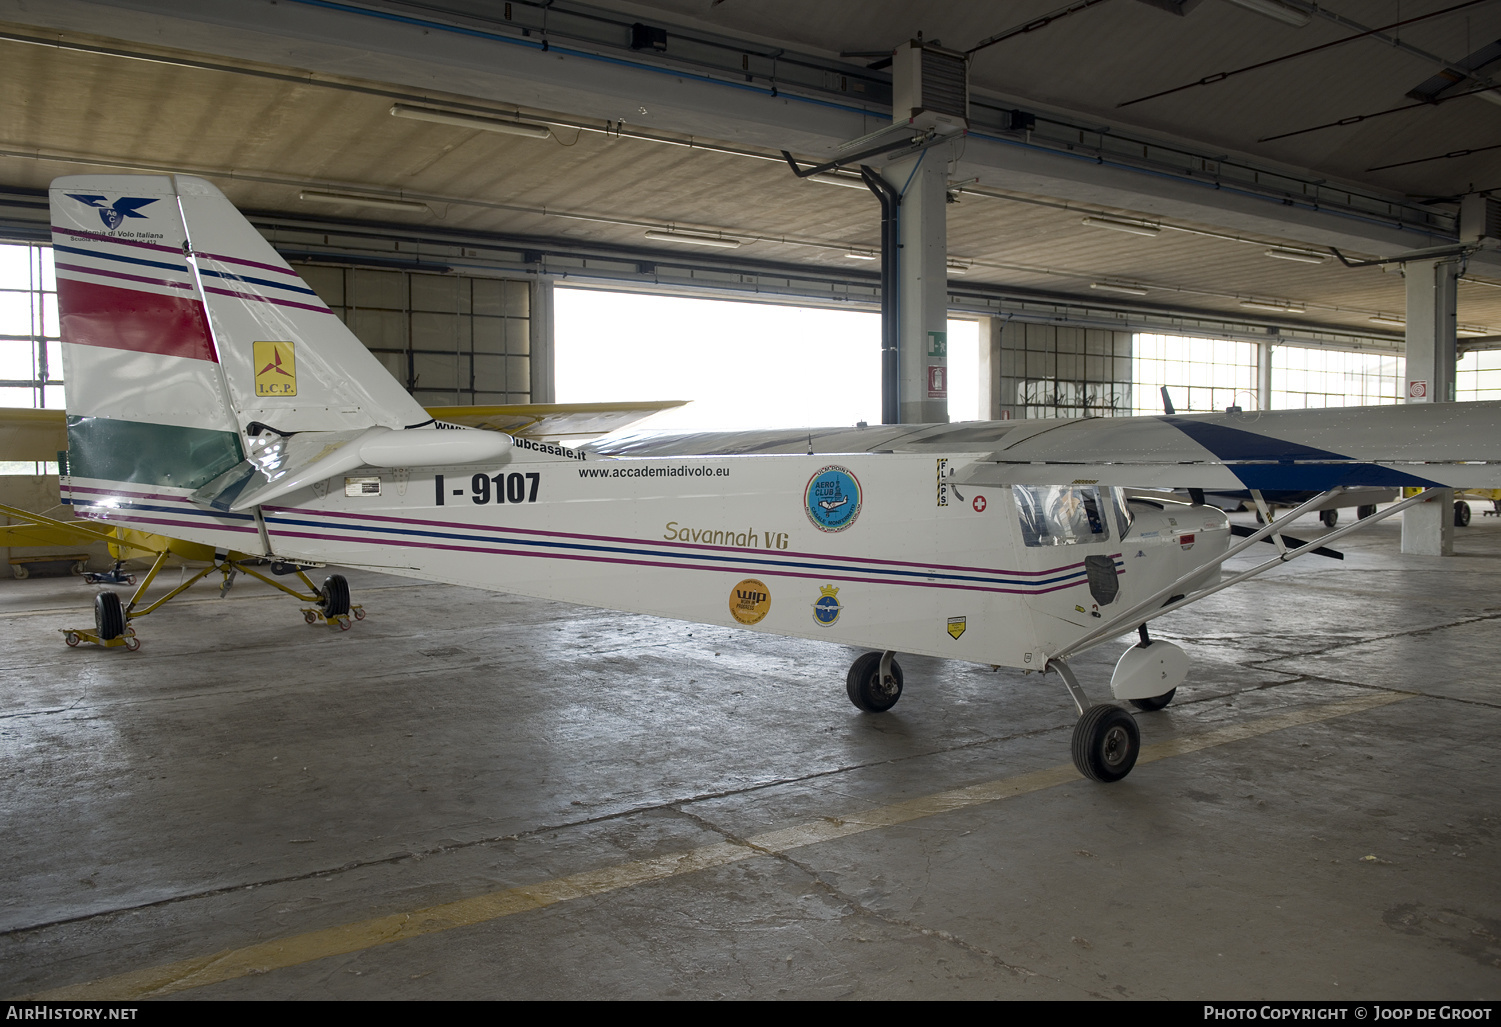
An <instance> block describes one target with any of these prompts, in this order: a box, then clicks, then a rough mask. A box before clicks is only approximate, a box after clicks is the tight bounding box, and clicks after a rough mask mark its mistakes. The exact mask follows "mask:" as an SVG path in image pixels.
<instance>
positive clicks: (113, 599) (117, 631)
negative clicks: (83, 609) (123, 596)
mask: <svg viewBox="0 0 1501 1027" xmlns="http://www.w3.org/2000/svg"><path fill="white" fill-rule="evenodd" d="M94 627H95V628H97V629H98V631H99V638H100V639H101V640H102V641H105V642H108V641H109V640H110V639H112V638H119V637H120V636H121V635H123V634H125V607H124V606H122V605H120V597H119V596H117V595H116V594H115V593H113V592H100V593H99V594H98V595H96V596H95V597H94Z"/></svg>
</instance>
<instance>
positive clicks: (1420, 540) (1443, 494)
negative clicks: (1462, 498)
mask: <svg viewBox="0 0 1501 1027" xmlns="http://www.w3.org/2000/svg"><path fill="white" fill-rule="evenodd" d="M1403 272H1404V274H1406V276H1407V376H1406V381H1405V386H1406V389H1405V394H1406V398H1407V402H1409V403H1452V402H1453V401H1454V365H1455V362H1456V361H1457V359H1458V356H1457V352H1456V348H1455V327H1456V322H1455V300H1456V292H1457V290H1456V283H1457V279H1458V274H1459V263H1458V261H1456V260H1453V259H1447V260H1414V261H1409V262H1408V263H1407V264H1406V265H1405V266H1404V268H1403ZM1430 492H1431V494H1432V497H1433V498H1432V499H1430V500H1428V501H1427V502H1424V503H1419V504H1418V505H1417V506H1413V507H1409V508H1407V509H1406V510H1404V511H1402V552H1404V553H1411V554H1414V555H1417V556H1453V555H1454V491H1453V490H1452V489H1431V490H1430Z"/></svg>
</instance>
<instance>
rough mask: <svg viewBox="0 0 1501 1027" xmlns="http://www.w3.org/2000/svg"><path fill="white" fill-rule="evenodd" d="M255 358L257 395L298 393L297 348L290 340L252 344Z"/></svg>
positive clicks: (291, 394)
mask: <svg viewBox="0 0 1501 1027" xmlns="http://www.w3.org/2000/svg"><path fill="white" fill-rule="evenodd" d="M252 350H253V352H252V354H251V356H252V358H253V359H254V360H255V394H256V395H257V396H295V395H297V348H296V346H294V345H293V344H292V343H290V342H256V343H254V344H253V345H252Z"/></svg>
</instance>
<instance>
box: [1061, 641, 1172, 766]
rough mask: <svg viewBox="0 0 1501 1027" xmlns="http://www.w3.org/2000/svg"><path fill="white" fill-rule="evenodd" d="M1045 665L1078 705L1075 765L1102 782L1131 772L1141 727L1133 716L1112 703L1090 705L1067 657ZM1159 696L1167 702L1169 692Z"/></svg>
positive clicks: (1073, 746)
mask: <svg viewBox="0 0 1501 1027" xmlns="http://www.w3.org/2000/svg"><path fill="white" fill-rule="evenodd" d="M1045 669H1046V670H1051V671H1053V672H1055V673H1056V674H1057V675H1058V676H1059V677H1061V678H1062V679H1063V684H1064V685H1065V686H1066V687H1067V688H1068V694H1069V695H1070V696H1072V697H1073V700H1074V705H1075V706H1076V707H1078V709H1079V719H1078V720H1077V721H1076V722H1075V723H1074V735H1073V741H1072V744H1071V746H1070V752H1071V754H1072V755H1073V757H1074V767H1075V768H1076V769H1077V770H1078V771H1079V773H1081V774H1083V775H1084V776H1085V777H1087V778H1089V779H1090V780H1091V781H1099V782H1101V783H1103V784H1109V783H1110V782H1112V781H1119V780H1120V779H1121V778H1123V777H1125V776H1126V775H1127V774H1129V773H1131V768H1132V767H1134V766H1136V757H1137V756H1139V755H1140V754H1141V731H1140V729H1138V728H1137V726H1136V718H1135V717H1133V716H1131V714H1130V712H1128V711H1127V710H1126V709H1124V708H1123V707H1120V706H1116V705H1114V704H1113V703H1100V704H1098V705H1096V706H1091V705H1090V704H1089V699H1088V697H1087V696H1085V694H1084V689H1082V688H1080V687H1079V679H1078V678H1077V677H1075V676H1074V670H1073V668H1072V667H1070V666H1069V665H1068V663H1067V662H1066V661H1064V660H1049V661H1048V662H1047V664H1046V668H1045ZM1158 698H1159V699H1161V700H1163V702H1162V705H1163V706H1166V705H1167V701H1166V700H1168V699H1170V698H1172V693H1171V692H1169V693H1168V694H1167V695H1165V696H1158ZM1159 708H1160V707H1159Z"/></svg>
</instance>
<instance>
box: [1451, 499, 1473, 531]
mask: <svg viewBox="0 0 1501 1027" xmlns="http://www.w3.org/2000/svg"><path fill="white" fill-rule="evenodd" d="M1454 526H1455V527H1456V528H1468V527H1469V526H1470V504H1469V503H1466V502H1465V501H1464V500H1462V499H1460V500H1456V501H1455V503H1454Z"/></svg>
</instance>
